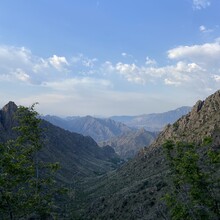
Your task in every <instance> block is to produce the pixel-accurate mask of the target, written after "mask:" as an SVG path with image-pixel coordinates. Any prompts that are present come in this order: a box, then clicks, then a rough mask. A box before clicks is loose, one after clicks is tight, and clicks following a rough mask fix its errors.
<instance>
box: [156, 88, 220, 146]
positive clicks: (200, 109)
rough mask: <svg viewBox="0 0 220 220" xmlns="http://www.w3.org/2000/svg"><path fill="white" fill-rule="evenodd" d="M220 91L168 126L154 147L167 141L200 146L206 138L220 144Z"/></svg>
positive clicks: (198, 103)
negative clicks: (218, 132) (193, 143)
mask: <svg viewBox="0 0 220 220" xmlns="http://www.w3.org/2000/svg"><path fill="white" fill-rule="evenodd" d="M218 130H220V91H217V92H216V93H214V94H213V95H211V96H209V97H208V98H207V99H206V100H205V101H198V102H197V103H196V104H195V106H194V107H193V108H192V111H191V112H190V113H188V114H187V115H186V116H183V117H182V118H180V119H179V120H177V121H176V122H175V123H174V124H173V125H168V126H167V127H166V128H165V129H164V130H163V132H162V133H161V134H160V136H159V137H158V139H157V141H156V142H154V144H153V146H158V145H161V144H162V143H163V142H164V140H166V139H170V138H172V139H176V140H180V141H181V140H186V139H187V140H188V141H189V142H196V143H198V144H200V143H201V142H202V140H203V139H204V137H207V136H210V137H212V138H213V140H214V141H215V143H216V144H217V145H218V144H220V142H219V141H218V140H219V134H216V131H218Z"/></svg>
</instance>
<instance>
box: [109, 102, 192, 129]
mask: <svg viewBox="0 0 220 220" xmlns="http://www.w3.org/2000/svg"><path fill="white" fill-rule="evenodd" d="M190 110H191V107H189V106H182V107H180V108H177V109H175V110H171V111H168V112H163V113H152V114H143V115H137V116H112V117H111V119H113V120H115V121H117V122H122V123H124V124H126V125H127V126H129V127H133V128H145V129H146V130H147V131H153V132H155V131H162V130H163V128H164V127H165V126H166V125H167V124H172V123H174V122H175V121H176V120H177V119H179V118H180V117H182V116H183V115H186V114H187V113H188V112H189V111H190Z"/></svg>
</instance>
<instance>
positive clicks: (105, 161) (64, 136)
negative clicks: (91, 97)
mask: <svg viewBox="0 0 220 220" xmlns="http://www.w3.org/2000/svg"><path fill="white" fill-rule="evenodd" d="M16 110H17V106H16V104H15V103H14V102H9V103H8V104H7V105H5V106H4V107H3V108H2V109H1V110H0V141H1V142H5V141H7V140H8V139H13V138H15V137H16V135H17V134H16V133H15V131H14V130H13V127H14V126H16V120H15V119H14V115H15V113H16ZM41 128H42V130H43V134H42V140H43V143H44V148H43V149H42V151H41V158H42V159H43V160H45V161H51V162H53V161H55V162H59V163H60V165H61V169H60V171H59V173H58V176H57V177H58V179H60V180H61V181H64V182H71V181H72V179H73V178H75V177H76V175H77V177H91V176H96V175H100V174H103V173H105V172H107V171H110V170H113V169H115V168H116V167H117V166H118V165H117V163H119V162H120V159H119V157H118V156H117V155H116V154H115V152H114V150H113V148H111V147H109V146H108V147H104V148H100V147H99V146H98V145H97V143H96V142H95V141H94V140H93V139H92V138H91V137H85V136H83V135H81V134H78V133H74V132H70V131H67V130H64V129H62V128H59V127H57V126H54V125H52V124H51V123H49V122H47V121H45V120H41Z"/></svg>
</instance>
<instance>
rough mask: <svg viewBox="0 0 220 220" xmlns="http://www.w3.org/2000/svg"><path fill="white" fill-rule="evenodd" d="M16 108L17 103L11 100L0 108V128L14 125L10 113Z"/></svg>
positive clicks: (8, 127)
mask: <svg viewBox="0 0 220 220" xmlns="http://www.w3.org/2000/svg"><path fill="white" fill-rule="evenodd" d="M16 110H17V105H16V104H15V103H14V102H11V101H10V102H9V103H8V104H7V105H5V106H4V107H3V108H2V109H1V110H0V124H1V126H2V128H4V129H10V128H12V127H13V126H14V124H15V120H14V118H13V117H12V115H13V114H14V113H15V112H16Z"/></svg>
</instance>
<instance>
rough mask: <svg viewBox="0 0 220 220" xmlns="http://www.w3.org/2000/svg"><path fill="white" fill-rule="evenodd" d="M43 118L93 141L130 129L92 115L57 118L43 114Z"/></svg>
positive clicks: (117, 134)
mask: <svg viewBox="0 0 220 220" xmlns="http://www.w3.org/2000/svg"><path fill="white" fill-rule="evenodd" d="M43 119H45V120H47V121H49V122H51V123H52V124H54V125H56V126H59V127H61V128H63V129H66V130H69V131H72V132H77V133H80V134H83V135H86V136H90V137H92V138H93V139H94V140H95V141H97V142H99V141H105V140H109V139H110V138H113V137H116V136H119V135H121V134H123V133H126V132H129V131H131V130H132V129H131V128H129V127H128V126H126V125H124V124H123V123H120V122H115V121H113V120H111V119H100V118H94V117H92V116H86V117H67V118H64V119H62V118H59V117H56V116H45V117H43Z"/></svg>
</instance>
